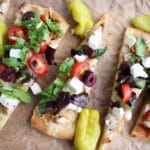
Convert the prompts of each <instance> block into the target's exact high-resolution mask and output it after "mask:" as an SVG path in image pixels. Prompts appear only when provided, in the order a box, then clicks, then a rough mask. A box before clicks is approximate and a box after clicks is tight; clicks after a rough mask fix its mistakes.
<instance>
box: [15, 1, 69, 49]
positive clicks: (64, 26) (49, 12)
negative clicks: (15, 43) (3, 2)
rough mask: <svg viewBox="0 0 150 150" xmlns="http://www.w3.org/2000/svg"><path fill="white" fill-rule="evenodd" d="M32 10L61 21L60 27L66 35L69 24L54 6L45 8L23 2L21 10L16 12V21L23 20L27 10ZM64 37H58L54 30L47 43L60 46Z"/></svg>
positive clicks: (51, 45) (53, 46) (55, 46)
mask: <svg viewBox="0 0 150 150" xmlns="http://www.w3.org/2000/svg"><path fill="white" fill-rule="evenodd" d="M28 11H31V12H37V11H38V12H39V13H40V15H43V14H44V15H45V16H48V17H49V19H51V20H52V21H56V22H59V23H60V27H61V29H62V32H63V36H64V35H65V33H66V32H67V31H68V28H69V24H68V23H67V22H66V21H65V20H64V19H63V17H61V16H60V15H59V14H58V13H57V12H56V11H54V10H53V9H52V8H43V7H40V6H38V5H33V4H30V3H26V2H24V3H22V5H21V7H20V9H19V11H18V12H17V13H16V20H15V23H18V22H20V21H21V19H22V16H23V14H25V13H26V12H28ZM63 36H62V37H58V36H57V34H54V33H53V32H52V33H51V35H50V37H49V40H48V41H47V44H48V45H49V46H50V47H52V48H54V49H56V48H57V47H58V46H59V43H60V41H61V40H62V38H63Z"/></svg>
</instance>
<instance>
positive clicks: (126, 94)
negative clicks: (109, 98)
mask: <svg viewBox="0 0 150 150" xmlns="http://www.w3.org/2000/svg"><path fill="white" fill-rule="evenodd" d="M121 92H122V96H123V99H122V100H123V102H128V101H129V100H130V98H131V96H132V89H131V87H130V86H129V85H128V84H122V85H121Z"/></svg>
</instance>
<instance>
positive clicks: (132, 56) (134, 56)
mask: <svg viewBox="0 0 150 150" xmlns="http://www.w3.org/2000/svg"><path fill="white" fill-rule="evenodd" d="M127 58H128V59H129V61H130V62H131V63H132V64H135V63H137V62H138V57H137V56H136V55H134V54H132V53H128V55H127Z"/></svg>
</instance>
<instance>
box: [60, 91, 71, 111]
mask: <svg viewBox="0 0 150 150" xmlns="http://www.w3.org/2000/svg"><path fill="white" fill-rule="evenodd" d="M69 101H70V94H69V92H61V93H60V95H59V97H58V100H57V106H58V107H59V108H60V109H63V108H64V107H65V106H67V105H68V104H69Z"/></svg>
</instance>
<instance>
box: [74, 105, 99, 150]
mask: <svg viewBox="0 0 150 150" xmlns="http://www.w3.org/2000/svg"><path fill="white" fill-rule="evenodd" d="M99 136H100V115H99V112H98V111H97V110H92V109H87V108H84V109H83V110H82V111H81V113H80V116H79V120H78V123H77V127H76V132H75V138H74V145H75V148H76V150H95V148H96V144H97V141H98V138H99Z"/></svg>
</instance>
